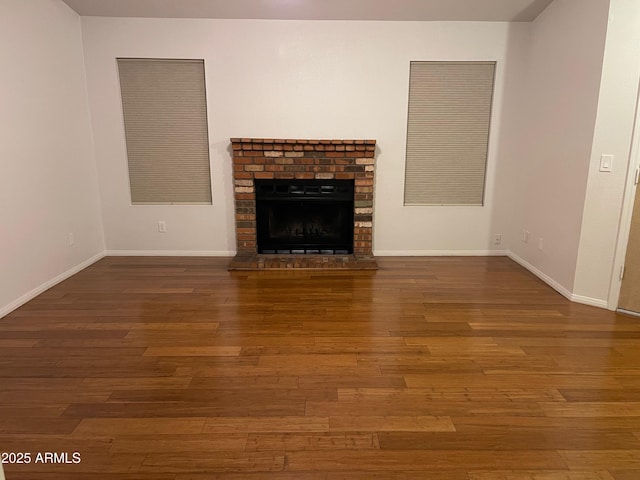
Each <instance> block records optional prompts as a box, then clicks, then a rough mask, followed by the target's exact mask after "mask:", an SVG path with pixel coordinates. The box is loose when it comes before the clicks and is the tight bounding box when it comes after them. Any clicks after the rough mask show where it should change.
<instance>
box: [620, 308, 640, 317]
mask: <svg viewBox="0 0 640 480" xmlns="http://www.w3.org/2000/svg"><path fill="white" fill-rule="evenodd" d="M616 311H617V312H618V313H624V314H625V315H630V316H632V317H640V313H639V312H632V311H631V310H625V309H624V308H619V309H618V310H616Z"/></svg>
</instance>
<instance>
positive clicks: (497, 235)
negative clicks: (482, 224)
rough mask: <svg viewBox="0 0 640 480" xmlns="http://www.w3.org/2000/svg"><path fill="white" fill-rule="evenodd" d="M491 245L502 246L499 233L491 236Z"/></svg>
mask: <svg viewBox="0 0 640 480" xmlns="http://www.w3.org/2000/svg"><path fill="white" fill-rule="evenodd" d="M493 243H494V244H495V245H500V244H502V234H501V233H496V234H495V235H494V236H493Z"/></svg>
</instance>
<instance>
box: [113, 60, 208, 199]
mask: <svg viewBox="0 0 640 480" xmlns="http://www.w3.org/2000/svg"><path fill="white" fill-rule="evenodd" d="M118 71H119V74H120V89H121V94H122V108H123V113H124V128H125V136H126V141H127V156H128V159H129V181H130V186H131V201H132V203H133V204H211V176H210V167H209V138H208V131H207V109H206V105H207V103H206V93H205V80H204V78H205V77H204V61H203V60H164V59H133V58H119V59H118Z"/></svg>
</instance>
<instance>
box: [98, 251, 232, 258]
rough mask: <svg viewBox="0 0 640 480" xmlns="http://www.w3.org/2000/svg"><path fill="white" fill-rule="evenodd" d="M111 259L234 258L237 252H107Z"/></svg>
mask: <svg viewBox="0 0 640 480" xmlns="http://www.w3.org/2000/svg"><path fill="white" fill-rule="evenodd" d="M104 253H105V255H106V256H110V257H233V256H235V254H236V252H235V251H226V250H106V251H105V252H104Z"/></svg>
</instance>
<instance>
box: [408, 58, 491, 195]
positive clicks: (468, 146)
mask: <svg viewBox="0 0 640 480" xmlns="http://www.w3.org/2000/svg"><path fill="white" fill-rule="evenodd" d="M495 66H496V64H495V62H411V73H410V81H409V118H408V127H407V158H406V170H405V196H404V203H405V205H482V204H483V201H484V185H485V170H486V164H487V149H488V145H489V124H490V121H491V103H492V97H493V83H494V74H495Z"/></svg>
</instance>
